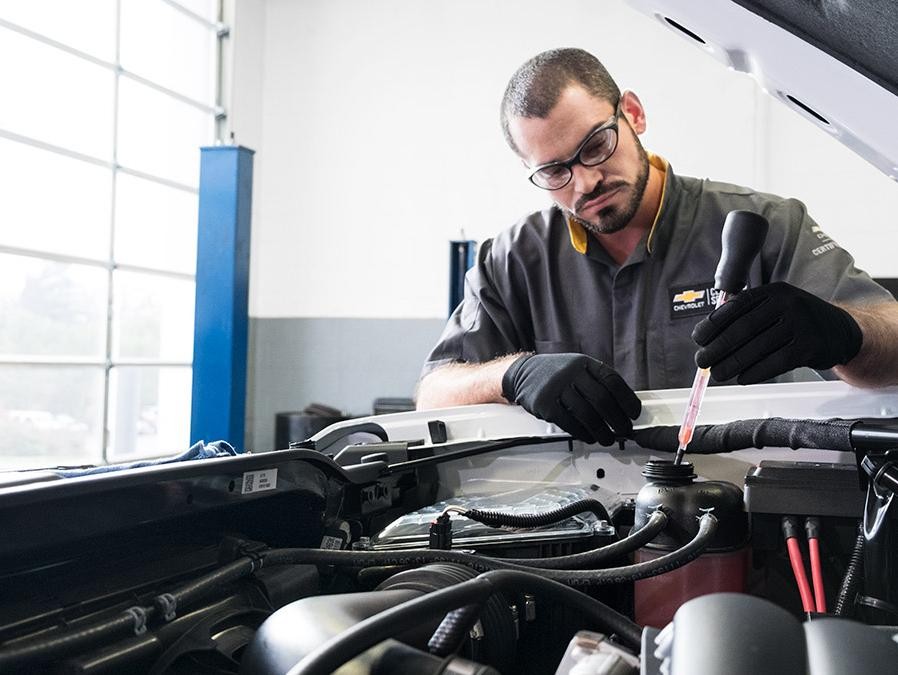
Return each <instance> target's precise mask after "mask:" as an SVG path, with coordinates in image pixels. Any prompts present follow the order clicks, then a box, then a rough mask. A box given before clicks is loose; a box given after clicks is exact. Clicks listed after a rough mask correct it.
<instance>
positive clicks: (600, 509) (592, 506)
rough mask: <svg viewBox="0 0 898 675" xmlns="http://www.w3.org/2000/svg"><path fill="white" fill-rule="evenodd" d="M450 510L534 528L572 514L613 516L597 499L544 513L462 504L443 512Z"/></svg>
mask: <svg viewBox="0 0 898 675" xmlns="http://www.w3.org/2000/svg"><path fill="white" fill-rule="evenodd" d="M449 511H457V512H459V513H461V515H463V516H464V517H465V518H470V519H471V520H476V521H477V522H478V523H483V524H484V525H487V526H488V527H519V528H533V527H544V526H546V525H552V524H553V523H560V522H561V521H562V520H567V519H568V518H570V517H571V516H576V515H577V514H578V513H586V512H587V511H589V512H592V513H594V514H595V515H596V518H598V519H599V520H605V521H607V522H609V523H610V522H611V516H609V515H608V510H607V509H606V508H605V506H604V505H603V504H602V502H600V501H598V500H597V499H589V498H587V499H579V500H577V501H575V502H571V503H570V504H566V505H565V506H561V507H559V508H557V509H553V510H552V511H544V512H542V513H505V512H503V511H482V510H480V509H465V508H464V507H461V506H447V507H446V508H445V509H444V510H443V513H444V514H445V513H448V512H449Z"/></svg>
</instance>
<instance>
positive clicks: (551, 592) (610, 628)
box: [287, 570, 642, 675]
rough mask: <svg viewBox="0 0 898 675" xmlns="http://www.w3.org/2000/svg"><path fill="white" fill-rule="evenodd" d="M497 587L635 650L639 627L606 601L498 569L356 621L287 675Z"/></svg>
mask: <svg viewBox="0 0 898 675" xmlns="http://www.w3.org/2000/svg"><path fill="white" fill-rule="evenodd" d="M502 590H514V591H523V590H525V591H527V592H533V593H534V594H536V595H543V596H548V597H550V598H552V600H554V601H555V602H559V603H564V604H566V605H568V606H570V607H573V608H575V609H578V610H580V611H581V612H583V613H585V614H586V615H587V617H588V618H589V619H591V620H593V621H595V623H596V626H597V627H598V628H600V629H601V630H603V631H604V632H607V633H616V634H617V635H618V636H619V637H620V638H621V640H622V641H623V642H624V643H625V644H626V645H628V646H630V647H632V648H634V649H636V650H638V649H639V645H640V640H641V637H642V629H641V628H640V627H639V625H637V624H635V623H633V622H632V621H630V620H629V619H628V618H627V617H625V616H624V615H623V614H619V613H618V612H616V611H614V610H613V609H611V608H610V607H608V606H607V605H605V604H603V603H601V602H599V601H598V600H595V599H594V598H591V597H589V596H588V595H585V594H583V593H580V592H579V591H575V590H574V589H572V588H568V587H567V586H564V585H563V584H559V583H557V582H554V581H551V580H549V579H545V578H543V577H541V576H538V575H536V574H531V573H527V572H518V571H511V570H501V571H496V572H487V573H485V574H481V575H480V576H478V577H477V578H475V579H471V580H470V581H465V582H462V583H460V584H456V585H455V586H450V587H449V588H444V589H442V590H439V591H435V592H434V593H429V594H428V595H425V596H422V597H420V598H415V599H414V600H410V601H408V602H404V603H402V604H401V605H398V606H396V607H392V608H390V609H388V610H385V611H383V612H381V613H379V614H375V615H374V616H372V617H369V618H367V619H365V620H364V621H361V622H359V623H357V624H356V625H355V626H352V627H351V628H349V629H347V630H345V631H343V632H342V633H340V634H339V635H337V636H335V637H333V638H331V639H330V640H328V641H327V642H325V643H324V644H323V645H321V646H320V647H318V648H317V649H315V650H314V651H312V652H310V653H309V654H307V655H306V656H305V657H304V658H303V659H302V660H301V661H300V662H299V663H297V664H296V665H295V666H293V668H291V669H290V670H289V671H288V674H287V675H326V674H328V673H332V672H333V671H335V670H336V669H337V668H339V667H340V666H342V665H343V664H344V663H346V662H347V661H349V660H350V659H352V658H354V657H356V656H358V655H359V654H361V653H362V652H364V651H365V650H367V649H369V648H371V647H373V646H374V645H376V644H378V643H379V642H381V641H383V640H385V639H387V638H389V637H392V636H393V635H396V634H397V633H400V632H402V631H404V630H408V629H410V628H412V627H414V626H417V625H420V624H421V623H422V622H424V621H427V620H429V619H431V618H432V617H433V616H434V615H438V614H442V613H446V612H448V611H450V610H452V609H456V608H458V607H463V606H465V605H470V604H475V603H480V602H483V601H484V600H485V599H486V598H488V597H489V596H490V595H492V594H493V593H496V592H498V591H502Z"/></svg>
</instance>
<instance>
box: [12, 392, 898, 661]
mask: <svg viewBox="0 0 898 675" xmlns="http://www.w3.org/2000/svg"><path fill="white" fill-rule="evenodd" d="M829 400H832V399H829ZM881 404H882V401H881V400H879V401H878V403H877V405H878V406H879V407H878V410H879V411H883V410H885V412H888V410H887V407H885V406H883V405H881ZM502 408H507V407H505V406H502ZM671 408H672V409H676V406H671ZM741 408H742V409H747V408H750V406H749V405H747V404H746V405H742V406H741ZM648 409H649V412H650V413H651V409H652V406H651V405H649V406H648ZM709 410H711V411H712V412H710V413H709V418H711V419H712V421H715V422H717V424H716V425H715V426H716V427H718V428H719V429H723V430H725V429H726V428H727V423H726V422H725V421H723V420H721V419H719V417H718V419H714V413H713V410H714V402H713V399H712V402H711V404H710V405H709ZM474 412H477V411H474ZM500 412H501V413H502V414H503V415H509V414H511V415H513V416H514V415H518V416H519V415H520V412H519V411H514V410H511V409H509V410H503V411H500ZM467 414H468V415H471V414H473V413H470V412H469V413H467ZM479 414H481V416H482V417H483V419H481V420H480V421H479V422H478V423H477V424H478V425H479V426H478V427H477V428H478V429H479V430H480V431H477V432H471V433H468V432H464V433H463V432H462V429H463V428H464V424H466V423H468V422H469V421H470V420H468V422H464V421H459V420H455V419H454V418H453V413H451V412H447V413H442V412H441V414H440V415H438V416H436V417H432V418H430V419H426V420H424V419H422V418H421V417H420V415H419V414H411V416H409V414H400V415H395V416H384V417H382V418H380V419H378V418H370V419H368V420H365V421H362V422H358V421H356V422H353V423H345V424H343V425H337V427H338V428H336V429H335V428H329V429H326V430H325V431H324V432H322V433H321V434H319V435H317V436H316V437H313V439H310V441H309V442H307V443H305V445H306V446H307V447H304V448H294V449H288V450H280V451H275V452H270V453H262V454H257V455H244V456H237V457H227V458H221V459H207V460H202V461H196V462H185V463H182V464H181V465H162V466H155V467H146V468H141V469H132V470H128V471H123V472H118V473H109V474H103V475H96V476H85V477H81V478H75V479H65V480H57V479H52V477H49V476H46V475H43V474H42V473H40V472H39V473H37V474H33V475H31V476H29V477H27V478H23V476H22V475H18V476H16V477H15V478H9V479H7V482H6V484H5V485H3V486H2V487H0V527H2V528H3V531H4V532H5V533H7V536H6V538H5V543H4V546H3V548H2V552H0V595H2V597H3V598H4V602H3V603H2V606H0V671H3V672H51V673H53V672H67V673H69V672H77V673H109V672H149V673H286V672H290V673H323V672H341V673H350V672H353V673H361V672H371V673H388V672H389V673H402V672H409V673H412V672H413V673H427V672H434V673H436V672H482V673H493V672H498V673H534V674H540V673H555V672H558V673H562V672H564V673H566V672H577V673H581V672H584V673H591V672H596V673H598V672H610V673H637V672H641V673H660V672H662V667H663V668H664V671H663V672H667V673H681V674H682V673H712V672H732V673H737V672H756V669H757V668H759V667H761V666H762V665H763V667H764V668H765V670H766V671H769V672H807V673H818V672H854V673H867V672H870V673H874V672H875V673H885V672H891V670H890V669H891V668H894V664H895V663H898V659H896V658H895V656H898V644H896V643H895V642H894V641H893V640H892V639H891V638H892V636H893V635H894V634H895V633H898V628H896V626H898V598H895V597H893V596H894V594H895V588H896V584H895V583H894V580H895V564H896V563H895V552H896V547H895V546H894V542H893V541H892V538H893V537H894V536H895V520H894V516H893V515H892V510H891V508H890V505H891V501H892V498H893V496H894V489H895V488H896V487H898V464H896V459H898V458H896V456H895V454H894V453H895V451H894V450H893V448H894V447H895V446H896V440H895V439H896V438H898V424H896V421H895V420H894V419H893V418H887V417H878V418H875V419H873V418H870V420H871V421H872V422H873V424H870V423H869V422H868V423H867V424H866V426H865V423H864V422H861V423H858V424H854V423H851V424H849V425H847V427H846V428H848V429H850V430H852V432H853V433H854V440H853V441H852V442H853V443H855V445H857V446H858V447H857V448H856V449H855V450H856V457H855V459H856V461H855V462H853V463H849V462H844V461H836V462H821V461H802V460H803V459H805V456H806V455H807V454H809V451H806V450H799V451H797V452H793V454H792V455H791V456H788V455H787V457H788V458H787V459H770V460H762V461H760V462H758V463H757V464H755V465H754V466H752V468H751V469H750V470H749V471H748V472H747V475H746V477H745V479H744V481H743V482H742V483H741V484H739V485H735V484H733V483H732V482H730V481H725V480H715V479H713V478H708V477H701V476H699V477H694V476H692V475H691V472H692V465H690V464H684V465H681V466H680V467H677V470H678V471H680V474H677V475H672V474H671V470H670V465H671V463H670V461H669V458H670V455H668V454H665V452H667V450H665V449H663V448H661V450H662V452H655V450H653V451H652V452H653V453H654V455H652V457H651V458H649V459H645V457H646V455H641V454H640V452H639V450H638V448H635V447H632V441H629V442H628V443H627V446H626V447H623V448H618V449H616V450H614V451H613V452H612V453H611V454H613V455H614V456H615V457H616V458H618V459H622V460H624V461H626V462H628V463H631V464H632V466H631V467H630V468H631V469H632V471H639V472H640V474H641V475H640V477H639V481H640V482H641V483H642V485H641V486H640V489H639V490H635V491H634V490H633V489H631V488H630V487H629V484H628V487H627V488H625V489H617V490H616V489H614V486H615V484H618V485H619V484H623V483H626V481H620V480H618V479H617V478H616V477H615V476H614V475H613V474H614V472H613V469H612V468H611V467H610V465H609V464H608V458H609V456H610V455H609V453H607V452H596V451H595V449H594V448H585V449H584V448H577V447H575V444H573V443H571V442H570V441H569V439H567V438H566V437H564V436H563V435H562V434H559V433H557V432H556V431H553V430H551V429H547V428H546V426H545V424H544V423H542V422H539V421H538V420H535V419H533V418H529V419H523V418H521V419H519V420H517V421H515V419H512V418H509V417H507V416H505V417H501V419H499V420H498V421H497V420H496V419H494V418H493V416H492V415H491V414H490V415H485V413H484V411H479ZM416 415H418V416H417V417H416ZM475 417H476V415H475ZM662 418H663V416H662V415H660V414H658V413H657V410H656V411H655V421H656V422H657V421H662V422H663V421H664V420H663V419H662ZM466 419H467V418H466ZM518 422H520V423H521V424H523V425H524V426H523V427H521V426H519V425H518ZM494 424H495V425H497V426H498V427H501V428H502V429H504V430H506V431H505V434H504V435H503V434H495V433H481V432H482V431H483V429H487V430H489V429H490V428H491V425H494ZM742 424H744V423H742ZM422 425H423V426H422ZM528 425H529V426H528ZM656 426H657V425H656ZM767 426H770V425H769V423H768V425H767ZM422 429H424V430H426V431H425V432H423V433H422ZM508 430H511V431H514V432H515V433H514V435H508V434H507V432H508ZM789 433H791V434H792V437H793V438H797V437H796V436H795V433H794V432H789ZM731 435H732V434H731ZM422 436H423V438H422ZM755 438H758V435H757V434H755ZM801 438H802V439H803V440H802V442H804V443H809V441H808V440H807V438H809V437H806V436H801ZM783 445H784V446H785V445H787V444H783ZM810 447H816V446H813V445H811V446H810ZM837 449H844V448H837ZM656 450H657V449H656ZM720 450H721V451H723V452H726V451H727V450H726V449H723V448H721V449H720ZM788 452H792V451H788ZM771 456H774V455H773V454H772V453H771ZM832 456H833V458H834V459H843V458H844V457H845V455H844V453H843V454H834V455H832ZM700 459H701V458H700V457H698V456H697V457H696V462H697V465H698V464H700V463H701V462H700V461H699V460H700ZM485 467H488V468H489V467H491V470H485ZM515 467H517V469H518V470H519V475H518V476H516V477H515V478H514V479H513V480H512V479H509V476H510V475H511V474H513V473H514V470H515ZM603 467H609V468H608V471H607V473H606V472H605V469H604V468H603ZM684 471H688V472H689V475H687V474H686V473H684ZM674 473H675V474H676V472H674ZM609 474H611V475H609ZM472 476H477V478H476V479H474V478H472ZM528 476H529V484H528ZM584 504H586V506H584ZM590 504H591V505H590ZM595 504H598V506H596V505H595ZM566 509H567V511H566ZM572 509H573V511H574V512H570V511H571V510H572ZM578 509H579V510H578ZM583 509H585V510H583ZM784 518H785V520H784ZM481 521H486V522H481ZM523 525H535V527H523ZM450 530H451V531H450ZM784 531H785V532H786V534H788V535H789V537H788V539H791V540H792V542H793V544H792V545H789V544H787V538H786V537H785V536H784ZM809 532H810V533H811V535H812V536H809V534H808V533H809ZM811 540H814V541H815V542H816V543H815V544H813V545H811V544H810V543H809V542H810V541H811ZM790 549H793V553H792V556H791V559H790V552H789V551H790ZM812 549H813V550H812ZM796 551H797V556H798V560H799V564H800V566H801V567H802V569H804V568H806V567H808V565H809V563H811V564H810V566H809V567H808V570H809V571H808V573H807V576H808V579H809V581H807V586H808V587H809V588H810V586H811V581H815V583H814V588H813V590H811V595H812V599H813V601H815V603H814V606H812V607H811V608H810V611H808V608H807V606H806V604H805V603H804V602H803V598H802V593H800V592H799V590H798V588H797V585H796V580H795V576H794V573H793V569H794V567H793V561H794V560H795V559H796V558H795V556H796ZM815 551H816V553H819V555H815ZM815 561H816V562H815ZM812 577H818V578H816V579H813V578H812ZM824 595H825V598H826V606H825V607H823V606H822V605H821V606H818V605H817V602H816V601H818V600H820V601H822V600H823V598H822V597H821V596H824ZM694 596H701V597H698V598H697V599H690V598H693V597H694ZM814 596H816V597H814ZM805 600H806V598H805ZM696 607H698V609H696ZM839 659H843V661H844V663H847V664H851V668H850V670H847V671H846V670H832V669H830V670H821V669H820V668H823V666H821V665H820V664H830V666H826V667H830V668H831V667H832V665H831V664H833V663H841V662H842V661H839ZM845 659H847V660H845ZM796 663H800V664H802V665H801V667H802V668H803V670H795V669H794V668H795V664H796ZM815 664H817V665H815ZM601 668H605V670H602V669H601ZM815 668H816V669H815ZM865 668H866V669H865Z"/></svg>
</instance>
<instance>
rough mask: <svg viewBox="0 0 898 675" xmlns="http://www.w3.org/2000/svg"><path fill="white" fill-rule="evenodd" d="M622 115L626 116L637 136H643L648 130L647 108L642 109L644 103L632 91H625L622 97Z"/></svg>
mask: <svg viewBox="0 0 898 675" xmlns="http://www.w3.org/2000/svg"><path fill="white" fill-rule="evenodd" d="M620 109H621V113H622V114H623V115H625V116H626V118H627V122H629V123H630V126H631V127H632V128H633V131H635V132H636V133H637V134H641V133H643V132H644V131H645V129H646V123H645V108H643V107H642V101H640V100H639V97H638V96H637V95H636V94H635V93H633V92H632V91H629V90H627V91H624V92H623V93H622V94H621V97H620Z"/></svg>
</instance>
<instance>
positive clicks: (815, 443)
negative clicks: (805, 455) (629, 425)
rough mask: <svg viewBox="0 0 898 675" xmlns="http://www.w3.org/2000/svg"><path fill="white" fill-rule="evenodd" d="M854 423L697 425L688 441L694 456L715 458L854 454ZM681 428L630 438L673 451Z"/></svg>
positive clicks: (649, 430) (757, 421)
mask: <svg viewBox="0 0 898 675" xmlns="http://www.w3.org/2000/svg"><path fill="white" fill-rule="evenodd" d="M856 424H857V420H840V419H831V420H790V419H783V418H782V417H770V418H767V419H753V420H740V421H738V422H730V423H728V424H708V425H703V426H698V427H696V428H695V431H694V432H693V436H692V440H691V441H690V442H689V453H690V454H693V455H716V454H719V453H724V452H732V451H734V450H743V449H746V448H792V449H793V450H798V449H799V448H806V449H808V450H812V449H820V450H841V451H844V452H853V451H854V447H853V445H852V442H851V432H852V428H853V427H854V426H855V425H856ZM679 431H680V428H679V427H673V426H666V427H646V428H645V429H637V430H636V431H634V432H633V434H632V436H631V438H632V439H633V440H634V441H635V442H636V444H637V445H639V446H640V447H643V448H647V449H650V450H657V451H659V452H676V450H677V448H678V447H679V445H680V442H679V438H678V434H679Z"/></svg>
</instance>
